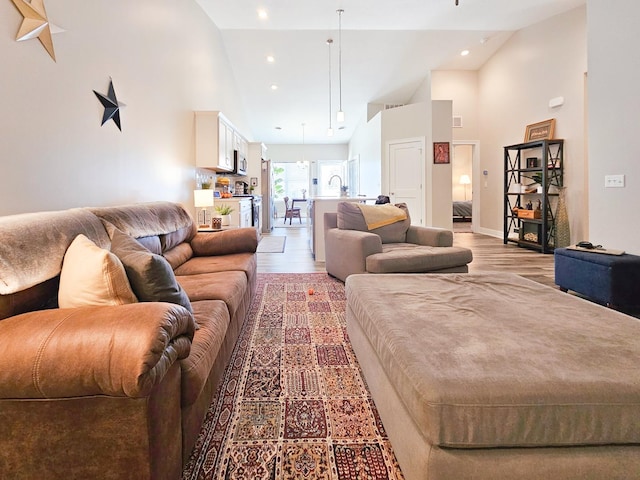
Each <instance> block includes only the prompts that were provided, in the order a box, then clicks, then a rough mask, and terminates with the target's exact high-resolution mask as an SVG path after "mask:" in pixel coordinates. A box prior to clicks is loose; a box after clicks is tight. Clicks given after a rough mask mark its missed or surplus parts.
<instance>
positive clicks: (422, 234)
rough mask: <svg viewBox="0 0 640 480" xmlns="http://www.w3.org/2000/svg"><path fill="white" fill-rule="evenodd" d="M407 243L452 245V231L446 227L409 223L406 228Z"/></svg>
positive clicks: (437, 245) (435, 245)
mask: <svg viewBox="0 0 640 480" xmlns="http://www.w3.org/2000/svg"><path fill="white" fill-rule="evenodd" d="M407 243H415V244H416V245H427V246H430V247H450V246H452V245H453V232H452V231H451V230H447V229H446V228H435V227H420V226H417V225H411V226H410V227H409V229H408V230H407Z"/></svg>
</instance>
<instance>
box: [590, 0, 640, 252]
mask: <svg viewBox="0 0 640 480" xmlns="http://www.w3.org/2000/svg"><path fill="white" fill-rule="evenodd" d="M587 8H588V31H589V40H588V52H589V54H588V55H589V80H588V84H589V87H588V99H589V100H588V110H589V125H588V132H589V133H588V139H589V213H590V218H589V235H588V238H589V240H590V241H592V242H596V243H599V244H602V245H604V246H606V247H610V248H616V249H623V250H626V251H628V252H629V253H635V254H640V210H639V209H638V192H639V191H640V160H639V159H640V143H639V142H638V137H637V135H638V127H639V126H640V95H639V94H638V86H639V85H640V64H638V62H637V53H636V52H635V49H636V48H637V46H638V45H639V44H640V30H639V29H638V19H639V18H640V3H638V2H637V1H634V0H615V1H614V2H602V1H595V0H588V1H587ZM611 174H623V175H625V179H626V186H625V188H604V176H605V175H611Z"/></svg>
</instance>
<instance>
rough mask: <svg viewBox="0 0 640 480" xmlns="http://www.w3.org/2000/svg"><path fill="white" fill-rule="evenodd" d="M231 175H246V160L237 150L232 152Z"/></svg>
mask: <svg viewBox="0 0 640 480" xmlns="http://www.w3.org/2000/svg"><path fill="white" fill-rule="evenodd" d="M233 173H234V174H235V175H246V174H247V159H246V157H245V156H244V154H242V153H240V152H239V151H238V150H234V151H233Z"/></svg>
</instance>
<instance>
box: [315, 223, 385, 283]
mask: <svg viewBox="0 0 640 480" xmlns="http://www.w3.org/2000/svg"><path fill="white" fill-rule="evenodd" d="M324 249H325V268H326V270H327V273H329V274H330V275H333V276H334V277H336V278H339V279H340V280H342V281H343V282H344V281H345V280H346V278H347V277H348V276H349V275H352V274H354V273H366V272H367V268H366V262H367V257H368V256H369V255H372V254H374V253H380V252H382V241H381V239H380V236H379V235H376V234H375V233H369V232H361V231H358V230H341V229H339V228H328V229H327V230H325V234H324Z"/></svg>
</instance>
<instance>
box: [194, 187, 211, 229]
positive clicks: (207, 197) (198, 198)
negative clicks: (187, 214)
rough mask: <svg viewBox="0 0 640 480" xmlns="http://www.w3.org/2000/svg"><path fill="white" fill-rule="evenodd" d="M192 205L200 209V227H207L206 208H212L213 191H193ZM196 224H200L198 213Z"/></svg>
mask: <svg viewBox="0 0 640 480" xmlns="http://www.w3.org/2000/svg"><path fill="white" fill-rule="evenodd" d="M193 203H194V204H195V206H196V208H201V209H202V210H201V212H202V216H203V218H202V223H200V226H201V227H208V226H209V225H208V224H207V208H208V207H213V190H211V189H203V190H194V191H193ZM198 222H200V213H198Z"/></svg>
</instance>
